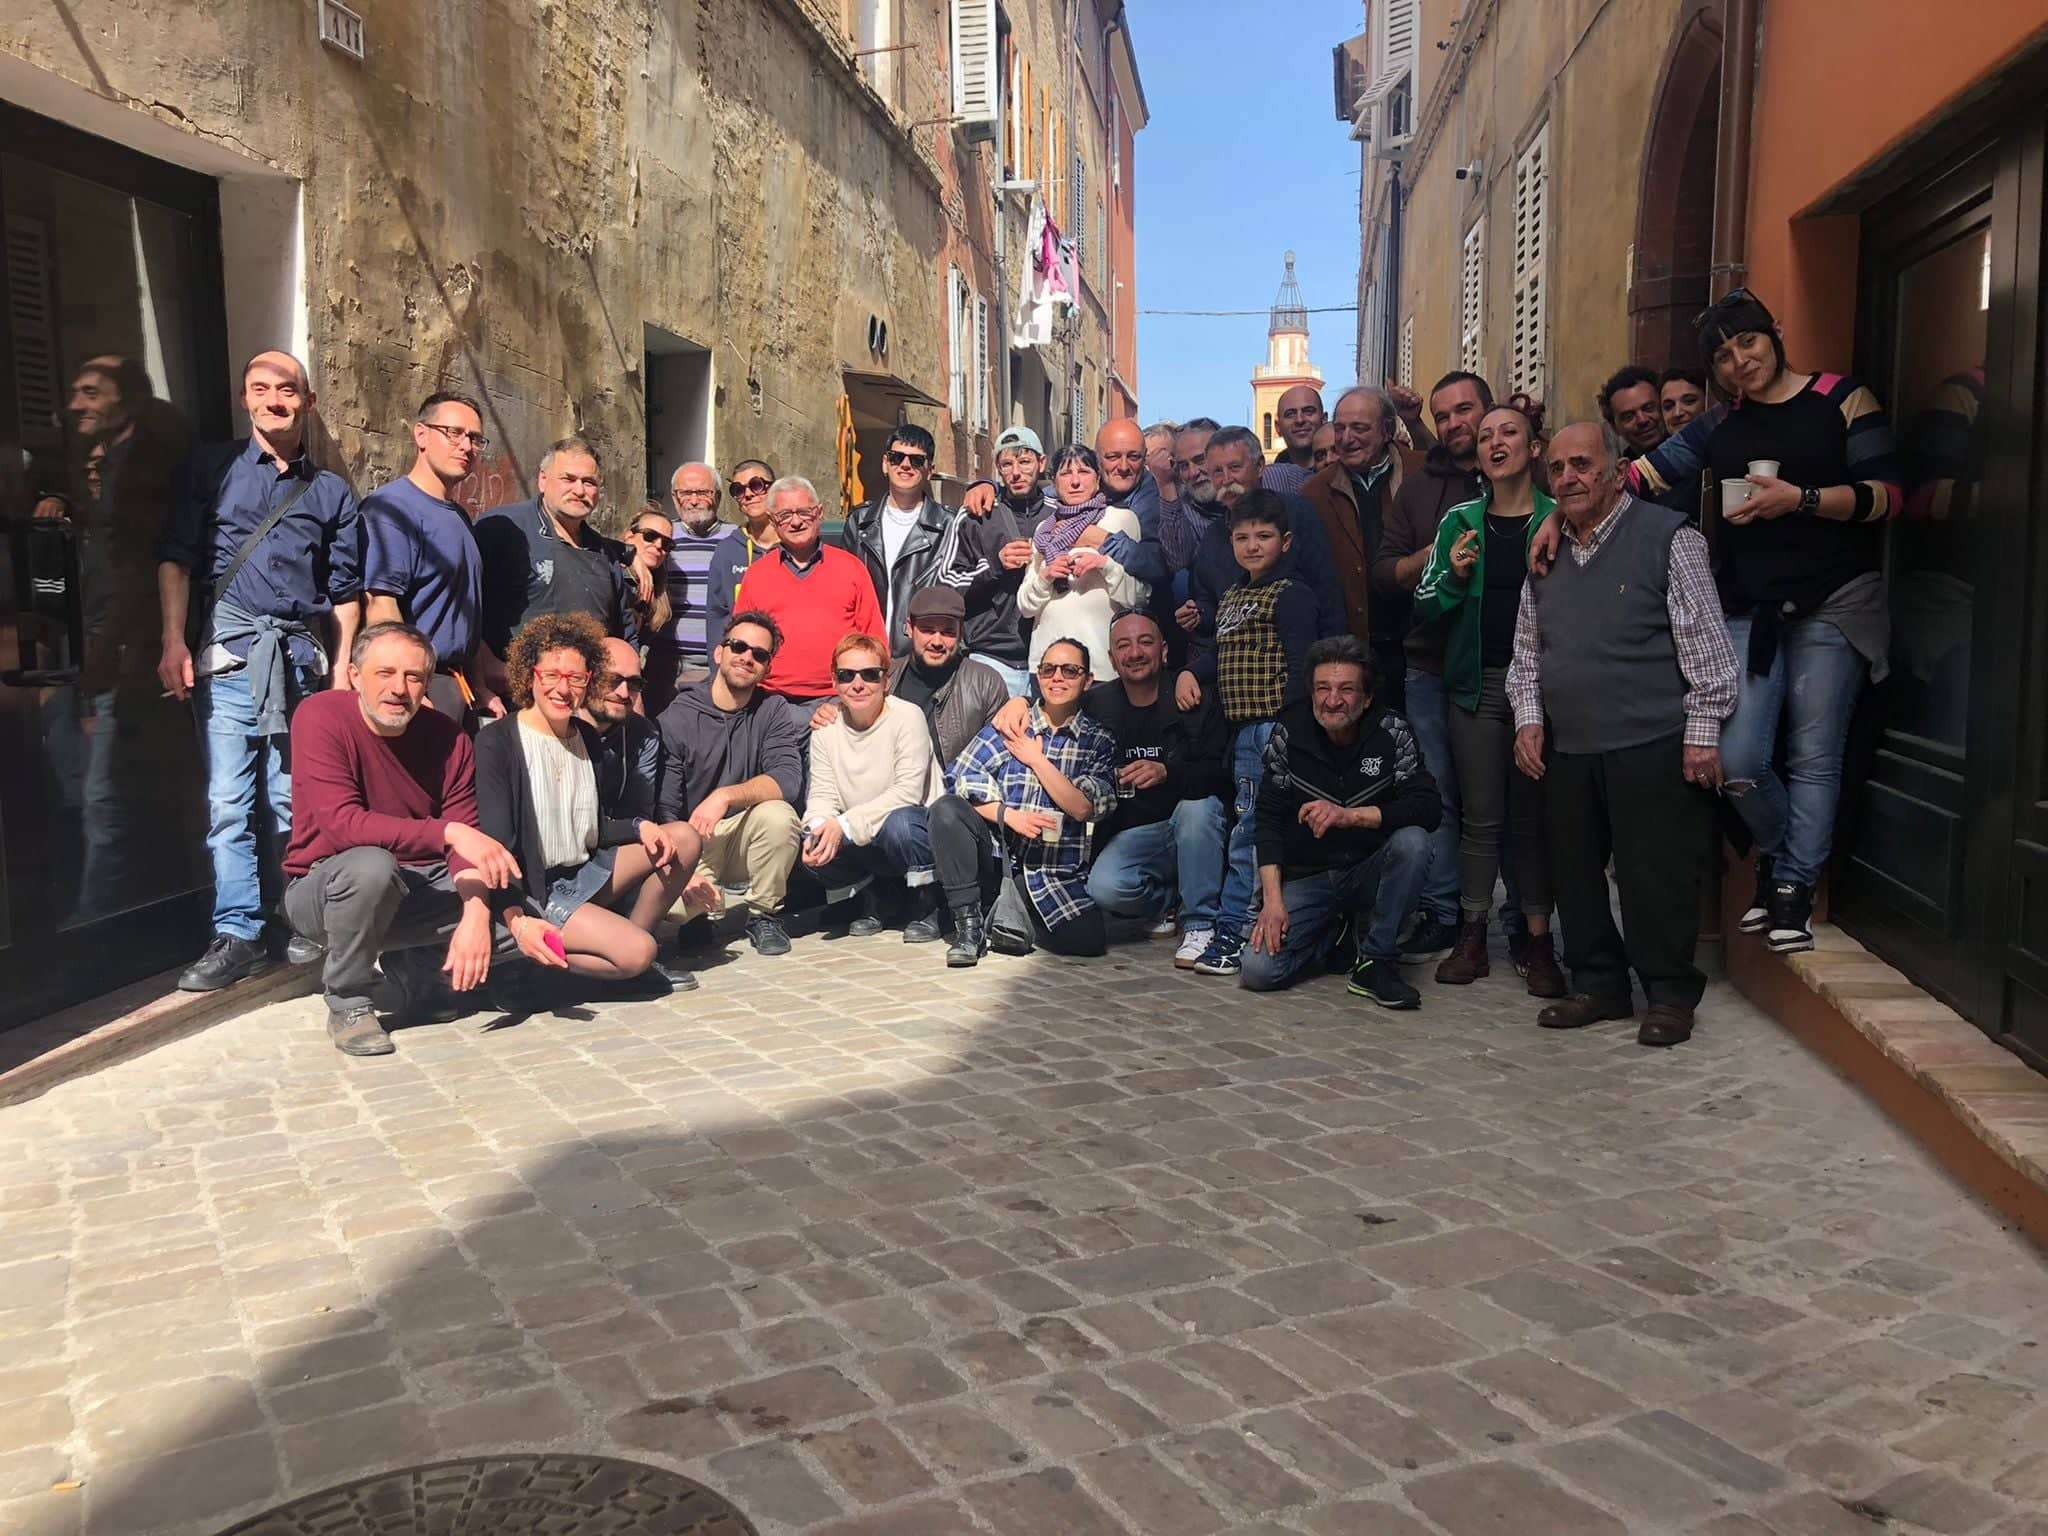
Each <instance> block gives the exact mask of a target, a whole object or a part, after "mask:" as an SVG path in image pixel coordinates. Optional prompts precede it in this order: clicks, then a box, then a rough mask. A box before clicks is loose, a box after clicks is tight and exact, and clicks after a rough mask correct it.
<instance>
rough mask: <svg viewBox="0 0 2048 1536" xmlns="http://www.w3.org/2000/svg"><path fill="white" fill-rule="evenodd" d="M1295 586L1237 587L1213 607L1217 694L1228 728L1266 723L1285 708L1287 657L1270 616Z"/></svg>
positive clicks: (1242, 584) (1244, 584)
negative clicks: (1251, 721) (1288, 591)
mask: <svg viewBox="0 0 2048 1536" xmlns="http://www.w3.org/2000/svg"><path fill="white" fill-rule="evenodd" d="M1293 585H1294V583H1293V582H1292V581H1290V580H1288V579H1287V578H1286V577H1282V578H1281V579H1280V580H1278V581H1269V582H1267V583H1266V584H1265V585H1263V586H1253V585H1252V584H1251V583H1250V582H1239V583H1238V584H1237V585H1236V586H1234V587H1232V588H1231V589H1230V590H1229V591H1228V592H1225V593H1224V594H1223V597H1222V600H1221V601H1220V602H1218V603H1217V604H1216V692H1217V694H1218V695H1219V696H1220V697H1221V698H1222V700H1223V714H1224V718H1226V719H1228V720H1230V721H1231V722H1232V723H1233V724H1235V723H1238V722H1242V721H1246V720H1270V719H1272V718H1273V717H1274V716H1275V715H1277V714H1279V713H1280V706H1281V705H1282V704H1284V703H1286V702H1287V652H1286V649H1285V648H1284V647H1283V646H1282V645H1281V643H1280V627H1279V625H1278V624H1276V623H1275V622H1274V619H1273V610H1274V609H1275V608H1276V607H1277V606H1278V604H1279V602H1280V594H1281V593H1282V592H1285V591H1286V590H1287V589H1288V588H1289V587H1291V586H1293Z"/></svg>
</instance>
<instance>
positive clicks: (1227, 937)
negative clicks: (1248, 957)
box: [1193, 928, 1244, 976]
mask: <svg viewBox="0 0 2048 1536" xmlns="http://www.w3.org/2000/svg"><path fill="white" fill-rule="evenodd" d="M1243 954H1244V940H1243V939H1241V938H1239V937H1238V936H1237V935H1236V934H1234V933H1225V932H1224V931H1223V930H1222V929H1221V928H1219V929H1217V930H1216V937H1215V938H1213V939H1211V940H1210V941H1209V947H1208V948H1207V949H1205V950H1203V951H1202V952H1201V954H1200V955H1198V956H1196V957H1195V963H1194V966H1193V970H1194V972H1195V974H1196V975H1198V976H1235V975H1237V974H1238V972H1240V971H1242V970H1243V969H1244V963H1243V961H1242V959H1241V958H1240V957H1241V956H1242V955H1243Z"/></svg>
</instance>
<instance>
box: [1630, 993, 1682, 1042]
mask: <svg viewBox="0 0 2048 1536" xmlns="http://www.w3.org/2000/svg"><path fill="white" fill-rule="evenodd" d="M1691 1038H1692V1010H1691V1009H1690V1008H1680V1007H1677V1006H1675V1005H1673V1004H1671V1003H1652V1004H1650V1006H1649V1007H1647V1008H1645V1009H1644V1010H1643V1023H1642V1027H1641V1028H1640V1029H1638V1030H1637V1031H1636V1044H1637V1045H1683V1044H1685V1042H1686V1041H1688V1040H1690V1039H1691Z"/></svg>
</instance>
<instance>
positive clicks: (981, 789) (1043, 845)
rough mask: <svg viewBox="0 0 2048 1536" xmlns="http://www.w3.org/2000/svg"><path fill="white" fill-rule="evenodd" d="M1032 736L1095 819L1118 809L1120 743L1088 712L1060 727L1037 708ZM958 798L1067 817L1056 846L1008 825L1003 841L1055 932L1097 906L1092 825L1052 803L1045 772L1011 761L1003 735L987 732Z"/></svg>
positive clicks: (965, 755) (972, 745) (962, 766)
mask: <svg viewBox="0 0 2048 1536" xmlns="http://www.w3.org/2000/svg"><path fill="white" fill-rule="evenodd" d="M1030 729H1031V734H1032V735H1033V736H1036V737H1037V738H1038V740H1039V743H1040V744H1041V745H1042V746H1043V747H1044V748H1045V755H1046V758H1047V760H1048V761H1049V762H1050V763H1051V764H1052V766H1053V767H1055V768H1057V769H1058V770H1059V771H1060V772H1061V773H1063V774H1065V775H1066V776H1067V778H1068V780H1069V781H1070V782H1071V783H1072V784H1073V786H1074V787H1075V788H1076V789H1078V790H1080V791H1081V793H1082V794H1084V795H1086V796H1087V797H1088V804H1089V806H1090V807H1091V808H1092V809H1093V811H1094V815H1093V816H1092V817H1090V818H1089V820H1091V821H1100V820H1101V819H1102V818H1103V817H1105V816H1107V815H1108V814H1109V813H1110V812H1111V811H1113V810H1115V809H1116V777H1115V775H1116V762H1117V750H1116V738H1115V737H1114V736H1112V735H1110V734H1109V732H1108V731H1106V730H1104V729H1103V728H1102V727H1101V726H1099V725H1097V724H1096V723H1095V722H1094V721H1093V720H1091V719H1089V718H1088V717H1087V716H1086V715H1076V716H1074V718H1073V719H1071V720H1069V721H1068V722H1067V723H1066V724H1065V725H1064V726H1057V727H1056V726H1054V725H1053V723H1052V721H1050V720H1049V719H1047V718H1046V714H1045V710H1044V709H1043V708H1042V707H1040V706H1039V705H1037V704H1034V705H1032V706H1031V727H1030ZM953 793H955V794H956V795H958V796H959V797H960V798H961V799H963V800H965V801H966V802H967V803H968V804H969V805H990V804H994V805H1000V806H1002V807H1003V808H1004V809H1005V810H1012V811H1043V812H1045V813H1046V814H1047V815H1051V816H1057V817H1059V818H1060V826H1059V835H1058V836H1057V837H1055V838H1054V839H1053V840H1052V841H1051V842H1046V841H1044V840H1043V839H1042V838H1024V837H1020V836H1019V835H1018V834H1017V833H1015V832H1012V831H1011V830H1009V828H1007V827H1005V828H1003V829H1002V830H1001V837H1002V840H1003V844H1004V846H1005V847H1006V848H1008V850H1009V852H1010V854H1011V856H1012V857H1014V858H1015V859H1016V861H1017V863H1018V865H1019V866H1020V867H1021V868H1022V869H1023V871H1024V894H1025V895H1027V896H1029V897H1030V898H1031V905H1032V906H1034V907H1036V908H1037V909H1038V915H1039V916H1040V917H1041V918H1043V919H1044V920H1045V924H1046V926H1047V927H1048V928H1052V927H1057V926H1058V925H1060V924H1061V923H1068V922H1072V921H1073V920H1074V919H1075V918H1077V917H1079V916H1081V915H1082V914H1083V913H1085V912H1087V911H1088V909H1089V908H1090V907H1092V906H1094V902H1093V901H1092V900H1090V899H1089V896H1088V822H1087V821H1076V820H1075V819H1074V818H1073V817H1071V816H1069V815H1067V814H1066V813H1065V812H1064V811H1062V810H1061V809H1060V808H1059V807H1058V806H1057V805H1054V804H1053V802H1052V796H1050V795H1048V794H1047V793H1046V792H1045V786H1044V785H1043V784H1041V783H1040V782H1039V780H1038V775H1037V774H1036V773H1035V772H1034V771H1033V770H1032V769H1031V768H1030V767H1029V766H1027V765H1026V764H1024V763H1021V762H1019V761H1018V760H1017V759H1016V758H1015V757H1013V756H1011V754H1010V749H1009V748H1008V747H1007V746H1005V745H1004V744H1003V738H1002V733H1001V732H999V731H998V730H997V729H996V728H995V727H994V726H993V725H985V726H983V727H982V728H981V731H980V733H979V734H978V735H976V736H975V738H974V740H972V741H970V742H969V743H968V744H967V750H966V751H964V752H962V753H961V754H960V760H959V761H958V762H957V763H955V764H954V765H953Z"/></svg>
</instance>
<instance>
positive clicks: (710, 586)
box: [704, 459, 778, 642]
mask: <svg viewBox="0 0 2048 1536" xmlns="http://www.w3.org/2000/svg"><path fill="white" fill-rule="evenodd" d="M775 479H776V476H775V471H774V470H773V469H772V468H770V467H769V465H768V463H767V461H766V460H763V459H741V460H740V462H739V467H738V468H737V469H735V470H734V471H733V472H732V479H731V480H729V481H727V482H726V487H725V493H726V495H728V496H730V497H731V498H732V504H733V508H734V510H735V511H736V512H737V513H738V514H739V516H738V517H737V519H735V520H736V521H737V523H738V524H739V527H738V529H737V530H736V531H735V532H734V534H733V536H732V537H731V538H730V539H727V540H726V541H725V544H724V546H723V547H722V548H720V549H719V550H717V551H716V552H715V553H714V554H713V555H712V556H711V568H710V570H709V571H708V572H707V573H706V575H705V578H704V579H705V582H706V586H705V589H704V633H705V634H707V635H710V636H712V637H713V639H714V642H715V640H716V637H717V636H719V635H722V634H724V633H725V627H726V625H728V624H730V623H731V622H732V607H733V599H734V598H735V597H737V596H739V590H740V580H741V578H742V577H744V576H745V575H746V574H747V567H748V566H750V565H752V564H753V563H754V562H755V561H756V560H758V559H760V558H761V557H762V556H763V555H765V554H767V553H768V551H769V550H771V549H773V548H774V547H775V546H776V544H777V542H778V540H777V538H776V534H775V517H774V514H773V513H771V512H770V511H769V508H768V487H770V486H771V485H773V484H774V483H775Z"/></svg>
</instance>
